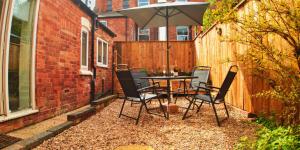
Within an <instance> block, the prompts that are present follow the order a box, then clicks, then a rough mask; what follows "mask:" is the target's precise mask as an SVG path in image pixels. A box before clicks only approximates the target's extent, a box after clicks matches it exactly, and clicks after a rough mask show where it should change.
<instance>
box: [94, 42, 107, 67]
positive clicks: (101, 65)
mask: <svg viewBox="0 0 300 150" xmlns="http://www.w3.org/2000/svg"><path fill="white" fill-rule="evenodd" d="M99 41H101V44H102V46H101V47H102V48H101V53H102V55H101V56H103V52H104V50H103V43H106V44H107V47H106V63H107V64H104V63H103V59H102V58H101V59H102V61H101V62H99V60H98V54H99ZM108 49H109V44H108V42H107V41H105V40H103V39H101V38H99V37H97V56H96V58H97V59H96V60H97V66H98V67H103V68H108V64H109V63H108V62H109V61H108V55H109V54H108V52H109V51H108Z"/></svg>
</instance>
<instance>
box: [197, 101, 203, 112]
mask: <svg viewBox="0 0 300 150" xmlns="http://www.w3.org/2000/svg"><path fill="white" fill-rule="evenodd" d="M203 102H204V101H202V102H201V104H200V106H199V107H198V109H197V113H198V112H199V111H200V108H201V106H202V104H203Z"/></svg>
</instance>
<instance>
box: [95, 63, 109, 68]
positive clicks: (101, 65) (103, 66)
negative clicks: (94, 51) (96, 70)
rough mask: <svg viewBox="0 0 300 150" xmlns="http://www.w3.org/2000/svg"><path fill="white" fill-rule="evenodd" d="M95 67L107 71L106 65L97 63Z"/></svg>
mask: <svg viewBox="0 0 300 150" xmlns="http://www.w3.org/2000/svg"><path fill="white" fill-rule="evenodd" d="M97 67H101V68H106V69H108V65H103V64H99V63H97Z"/></svg>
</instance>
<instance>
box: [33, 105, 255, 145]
mask: <svg viewBox="0 0 300 150" xmlns="http://www.w3.org/2000/svg"><path fill="white" fill-rule="evenodd" d="M184 103H187V101H184V100H181V101H180V105H184ZM121 105H122V101H121V100H116V101H115V102H113V103H112V104H110V105H109V106H108V107H106V108H104V110H102V111H101V112H99V113H97V114H96V115H94V116H92V117H90V118H89V119H87V120H86V121H84V122H82V123H80V124H78V125H76V126H73V127H71V128H70V129H68V130H65V131H64V132H62V133H61V134H59V135H57V136H56V137H54V138H52V139H49V140H47V141H45V142H44V143H43V144H41V145H40V146H38V147H37V148H36V149H101V150H113V149H115V148H117V147H119V146H124V145H131V144H138V145H148V146H151V147H153V148H154V149H155V150H173V149H174V150H175V149H176V150H177V149H178V150H188V149H191V150H197V149H232V148H233V145H234V144H235V143H236V142H237V141H238V139H239V138H240V137H241V136H245V135H247V136H254V132H255V130H256V129H257V127H256V126H255V125H254V124H251V123H247V122H245V121H244V118H243V117H242V115H240V114H238V113H237V112H233V111H230V118H229V119H227V120H225V121H223V122H222V124H221V127H218V126H217V124H216V121H215V116H214V114H213V111H212V108H211V107H210V106H209V105H207V104H206V105H203V106H202V108H201V111H200V112H199V113H198V114H196V113H195V111H190V113H189V114H193V116H192V117H190V118H187V119H185V120H182V116H183V111H184V109H181V110H180V111H179V112H178V113H176V114H172V115H170V119H169V120H165V119H164V118H162V117H158V116H153V115H150V114H147V113H146V111H145V109H143V110H144V111H143V113H142V115H141V119H140V122H139V124H138V125H135V121H134V120H132V119H128V118H126V117H121V118H118V113H119V111H120V108H121ZM154 105H156V104H155V103H152V104H151V106H154ZM138 108H139V105H138V104H136V105H134V106H133V107H130V105H129V104H128V105H126V106H125V108H124V110H125V112H126V113H128V114H131V115H137V112H138ZM217 109H218V112H219V116H220V118H222V117H223V118H224V117H225V113H223V112H224V109H223V107H221V106H220V107H218V108H217Z"/></svg>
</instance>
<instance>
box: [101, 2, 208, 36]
mask: <svg viewBox="0 0 300 150" xmlns="http://www.w3.org/2000/svg"><path fill="white" fill-rule="evenodd" d="M172 1H175V0H172ZM189 1H191V2H205V1H207V0H189ZM137 3H138V1H137V0H129V7H137ZM153 3H157V0H150V4H153ZM96 5H97V7H98V8H101V9H99V13H105V12H107V0H97V1H96ZM120 9H123V0H112V10H113V11H116V10H120ZM100 20H106V21H107V23H108V27H109V28H111V30H112V31H114V32H115V33H116V34H117V38H116V41H135V40H137V33H136V32H137V28H138V27H137V26H136V24H135V23H134V21H132V20H131V19H129V20H130V21H128V25H127V27H129V28H127V29H128V30H127V31H128V32H129V33H127V34H126V32H125V31H126V19H125V18H123V19H120V17H118V18H109V17H108V18H101V19H100ZM194 28H195V27H194V26H193V27H189V29H190V30H189V35H190V37H189V38H190V40H192V39H194V37H195V32H194V30H195V29H194ZM198 30H201V27H198ZM132 32H134V33H132ZM158 34H159V32H158V28H151V29H150V41H155V40H158ZM126 37H127V38H126ZM169 39H170V40H171V41H176V40H177V33H176V27H170V28H169Z"/></svg>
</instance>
